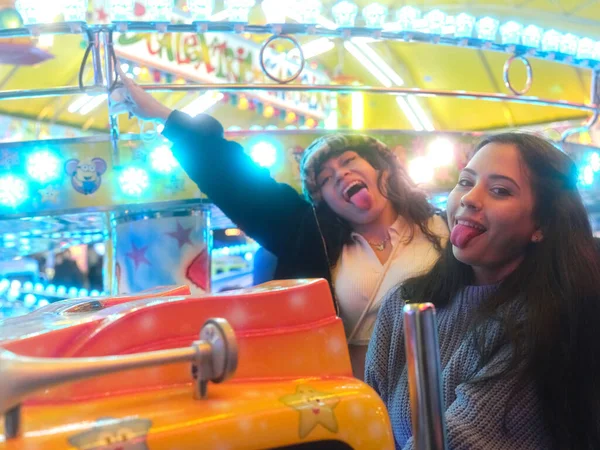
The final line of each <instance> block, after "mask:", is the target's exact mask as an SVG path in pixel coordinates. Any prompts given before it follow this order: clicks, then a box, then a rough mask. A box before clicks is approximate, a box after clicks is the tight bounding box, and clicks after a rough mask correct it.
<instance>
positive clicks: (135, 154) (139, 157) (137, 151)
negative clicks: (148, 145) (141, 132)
mask: <svg viewBox="0 0 600 450" xmlns="http://www.w3.org/2000/svg"><path fill="white" fill-rule="evenodd" d="M131 153H132V159H133V160H134V161H141V162H145V161H146V160H147V159H148V152H146V149H145V148H143V147H141V146H140V147H137V148H134V149H132V150H131Z"/></svg>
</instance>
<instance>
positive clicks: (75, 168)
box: [65, 158, 107, 195]
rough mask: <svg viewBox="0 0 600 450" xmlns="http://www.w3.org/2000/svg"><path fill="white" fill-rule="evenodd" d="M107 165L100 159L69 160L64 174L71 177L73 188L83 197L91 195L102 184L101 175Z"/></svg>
mask: <svg viewBox="0 0 600 450" xmlns="http://www.w3.org/2000/svg"><path fill="white" fill-rule="evenodd" d="M106 169H107V164H106V161H104V160H103V159H102V158H88V159H82V160H81V161H80V160H79V159H69V160H68V161H67V162H66V163H65V172H67V174H69V176H70V177H71V184H72V185H73V188H74V189H75V190H76V191H77V192H79V193H80V194H83V195H90V194H93V193H94V192H96V191H97V190H98V188H99V187H100V185H101V184H102V174H104V172H106Z"/></svg>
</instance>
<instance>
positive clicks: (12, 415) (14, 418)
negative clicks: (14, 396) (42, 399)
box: [4, 404, 21, 439]
mask: <svg viewBox="0 0 600 450" xmlns="http://www.w3.org/2000/svg"><path fill="white" fill-rule="evenodd" d="M20 434H21V405H20V404H19V405H17V406H13V407H12V408H10V409H9V410H8V411H6V413H5V414H4V435H5V437H6V439H14V438H16V437H18V436H19V435H20Z"/></svg>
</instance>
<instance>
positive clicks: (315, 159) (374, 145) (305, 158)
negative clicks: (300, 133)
mask: <svg viewBox="0 0 600 450" xmlns="http://www.w3.org/2000/svg"><path fill="white" fill-rule="evenodd" d="M367 149H368V150H375V151H378V152H380V153H382V156H384V157H385V159H387V160H390V159H392V160H395V159H396V156H395V155H394V153H393V152H392V151H391V150H390V149H389V148H388V146H387V145H385V144H384V143H383V142H381V141H379V140H377V139H375V138H373V137H371V136H367V135H365V134H330V135H327V136H323V137H320V138H319V139H317V140H315V141H314V142H313V143H312V144H310V145H309V146H308V148H307V149H306V150H305V151H304V154H303V155H302V160H301V161H300V177H301V179H302V191H303V192H304V195H305V197H306V198H307V199H308V200H309V201H310V202H312V203H313V204H315V205H316V204H318V203H319V202H320V201H321V193H320V189H319V185H318V184H317V175H318V173H317V170H318V169H319V168H320V167H321V165H322V164H323V163H324V162H325V161H327V160H328V159H330V158H332V157H334V156H337V155H340V154H342V153H344V152H346V151H355V152H356V153H358V154H359V155H360V154H361V150H367Z"/></svg>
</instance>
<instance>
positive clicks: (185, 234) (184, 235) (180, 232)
mask: <svg viewBox="0 0 600 450" xmlns="http://www.w3.org/2000/svg"><path fill="white" fill-rule="evenodd" d="M191 232H192V229H191V228H183V227H182V226H181V224H180V223H179V222H177V230H176V231H171V232H170V233H167V234H168V235H169V236H171V237H172V238H175V239H177V244H179V248H181V247H183V246H184V245H185V244H190V245H191V244H192V241H190V233H191Z"/></svg>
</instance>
